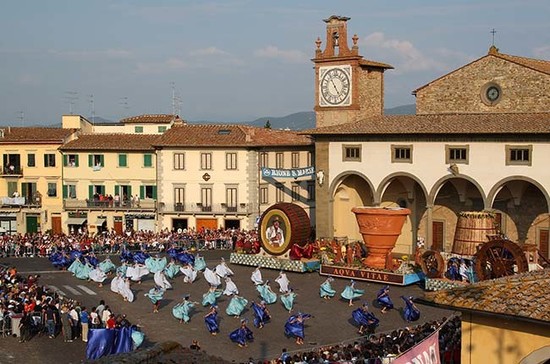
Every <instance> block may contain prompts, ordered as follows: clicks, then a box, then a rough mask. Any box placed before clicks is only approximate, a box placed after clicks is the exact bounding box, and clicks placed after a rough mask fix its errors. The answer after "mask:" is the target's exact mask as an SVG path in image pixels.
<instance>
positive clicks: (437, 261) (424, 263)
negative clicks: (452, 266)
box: [419, 250, 445, 278]
mask: <svg viewBox="0 0 550 364" xmlns="http://www.w3.org/2000/svg"><path fill="white" fill-rule="evenodd" d="M419 260H420V266H421V267H422V272H424V274H425V275H426V277H428V278H441V277H442V276H443V271H444V270H445V261H444V260H443V257H442V256H441V254H439V252H438V251H436V250H426V251H425V252H423V253H422V254H421V255H420V259H419Z"/></svg>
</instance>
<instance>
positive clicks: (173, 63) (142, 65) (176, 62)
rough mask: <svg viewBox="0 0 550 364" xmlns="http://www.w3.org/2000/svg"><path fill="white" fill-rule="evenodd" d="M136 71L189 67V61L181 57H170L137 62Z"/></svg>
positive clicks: (173, 69)
mask: <svg viewBox="0 0 550 364" xmlns="http://www.w3.org/2000/svg"><path fill="white" fill-rule="evenodd" d="M136 67H137V72H138V73H162V72H168V71H176V70H183V69H187V68H190V65H189V63H187V62H185V61H184V60H183V59H181V58H176V57H170V58H168V59H166V60H164V61H160V62H138V63H137V64H136Z"/></svg>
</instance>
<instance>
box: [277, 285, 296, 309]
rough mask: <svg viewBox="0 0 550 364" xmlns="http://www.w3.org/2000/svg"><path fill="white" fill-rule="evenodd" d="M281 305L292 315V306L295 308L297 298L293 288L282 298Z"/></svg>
mask: <svg viewBox="0 0 550 364" xmlns="http://www.w3.org/2000/svg"><path fill="white" fill-rule="evenodd" d="M280 298H281V303H282V304H283V306H285V309H286V310H287V311H288V312H289V313H290V311H292V306H294V299H295V298H296V293H294V290H293V289H292V288H289V289H288V291H287V292H286V293H285V294H282V295H281V296H280Z"/></svg>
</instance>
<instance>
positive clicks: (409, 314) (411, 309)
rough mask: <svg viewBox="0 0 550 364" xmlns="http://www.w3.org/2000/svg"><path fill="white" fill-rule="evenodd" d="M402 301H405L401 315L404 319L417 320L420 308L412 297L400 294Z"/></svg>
mask: <svg viewBox="0 0 550 364" xmlns="http://www.w3.org/2000/svg"><path fill="white" fill-rule="evenodd" d="M401 298H402V299H403V301H405V305H406V307H405V310H404V312H403V316H404V317H405V320H406V321H407V322H412V321H417V320H418V319H419V318H420V310H419V309H418V307H416V305H415V304H414V302H413V297H412V296H409V297H405V296H401Z"/></svg>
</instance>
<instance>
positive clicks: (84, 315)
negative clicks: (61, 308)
mask: <svg viewBox="0 0 550 364" xmlns="http://www.w3.org/2000/svg"><path fill="white" fill-rule="evenodd" d="M89 322H90V315H89V314H88V310H87V309H86V307H82V310H81V311H80V326H81V330H82V341H84V342H85V343H87V342H88V324H89Z"/></svg>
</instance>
